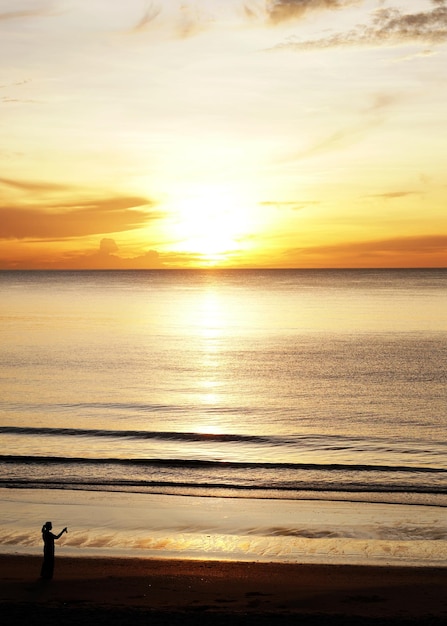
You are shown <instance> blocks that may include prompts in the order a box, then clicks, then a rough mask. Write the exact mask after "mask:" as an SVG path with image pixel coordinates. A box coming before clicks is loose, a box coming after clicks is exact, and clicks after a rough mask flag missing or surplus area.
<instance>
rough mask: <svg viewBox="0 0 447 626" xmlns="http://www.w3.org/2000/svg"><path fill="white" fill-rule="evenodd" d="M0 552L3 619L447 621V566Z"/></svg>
mask: <svg viewBox="0 0 447 626" xmlns="http://www.w3.org/2000/svg"><path fill="white" fill-rule="evenodd" d="M40 565H41V558H40V557H34V556H8V555H3V556H0V581H1V584H0V602H1V616H2V624H15V625H17V624H21V623H30V624H36V623H45V624H47V625H51V624H53V623H54V624H56V623H57V624H65V625H70V624H75V623H76V624H79V623H83V624H97V625H99V624H108V625H109V626H111V625H114V624H143V623H144V624H153V625H154V624H155V625H156V624H177V623H178V624H180V623H181V624H214V625H219V624H220V623H222V624H223V623H225V624H231V625H232V626H236V625H237V624H252V623H253V624H254V623H256V624H257V625H262V624H264V623H265V624H289V623H290V624H292V623H294V624H295V623H300V624H302V625H306V624H309V625H317V624H318V625H319V624H329V625H331V624H332V625H338V624H340V625H341V624H347V625H356V624H362V625H363V626H365V624H388V623H389V624H405V623H418V624H432V625H438V624H439V625H440V624H445V623H447V568H410V567H407V568H405V567H393V568H388V567H367V566H350V565H298V564H280V563H244V562H226V561H220V562H219V561H198V560H197V561H187V560H184V561H179V560H168V559H167V560H155V559H112V558H94V559H93V558H91V559H90V558H68V557H60V558H58V557H56V568H55V577H54V579H53V580H52V581H42V580H40V578H39V572H40Z"/></svg>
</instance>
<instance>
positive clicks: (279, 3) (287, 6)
mask: <svg viewBox="0 0 447 626" xmlns="http://www.w3.org/2000/svg"><path fill="white" fill-rule="evenodd" d="M360 2H361V0H268V1H267V6H266V11H267V16H268V20H269V21H270V22H271V23H272V24H279V23H280V22H284V21H287V20H294V19H301V18H302V17H304V16H305V15H306V14H307V13H309V12H311V11H334V10H337V9H344V8H346V7H348V6H351V5H353V4H359V3H360Z"/></svg>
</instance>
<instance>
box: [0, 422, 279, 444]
mask: <svg viewBox="0 0 447 626" xmlns="http://www.w3.org/2000/svg"><path fill="white" fill-rule="evenodd" d="M0 434H5V435H45V436H55V437H111V438H119V439H139V440H145V439H160V440H173V441H192V442H200V441H222V442H241V443H247V442H253V443H257V444H262V443H271V442H272V437H265V436H261V435H239V434H219V433H196V432H181V431H180V432H179V431H146V430H103V429H93V428H46V427H39V428H34V427H28V426H0ZM274 439H275V438H274ZM278 439H283V440H284V442H287V440H288V438H278Z"/></svg>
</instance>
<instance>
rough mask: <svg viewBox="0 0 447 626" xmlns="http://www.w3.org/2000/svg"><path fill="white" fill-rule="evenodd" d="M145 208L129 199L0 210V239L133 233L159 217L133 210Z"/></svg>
mask: <svg viewBox="0 0 447 626" xmlns="http://www.w3.org/2000/svg"><path fill="white" fill-rule="evenodd" d="M147 205H150V202H149V201H148V200H147V199H146V198H140V197H133V196H129V197H112V198H103V199H99V200H98V199H95V200H91V201H88V202H86V201H85V200H84V201H79V202H78V203H76V204H71V205H66V204H65V205H61V204H59V205H58V206H57V207H51V208H49V207H48V205H46V206H37V207H27V206H9V207H5V206H3V207H2V206H0V239H33V240H55V239H67V238H72V237H85V236H88V235H95V234H101V233H113V232H122V231H128V230H133V229H135V228H139V227H141V226H144V225H145V224H146V223H147V222H148V221H149V220H152V219H157V218H158V217H160V215H159V214H158V213H156V212H152V213H150V214H148V213H147V211H143V210H141V209H139V208H138V209H137V208H136V207H142V206H147Z"/></svg>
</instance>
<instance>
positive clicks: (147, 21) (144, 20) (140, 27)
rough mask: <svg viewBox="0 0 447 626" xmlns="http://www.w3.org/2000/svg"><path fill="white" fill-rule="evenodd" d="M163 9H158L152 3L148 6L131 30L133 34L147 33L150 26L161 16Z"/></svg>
mask: <svg viewBox="0 0 447 626" xmlns="http://www.w3.org/2000/svg"><path fill="white" fill-rule="evenodd" d="M160 12H161V8H156V7H154V5H153V4H152V3H150V4H148V6H147V7H146V10H145V11H144V13H143V15H142V16H141V18H140V19H139V20H138V22H137V23H136V24H135V26H134V27H133V28H132V29H131V32H133V33H139V32H142V31H145V30H146V29H147V27H148V26H150V25H151V24H152V22H153V21H154V20H155V19H156V18H157V17H158V16H159V15H160Z"/></svg>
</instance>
